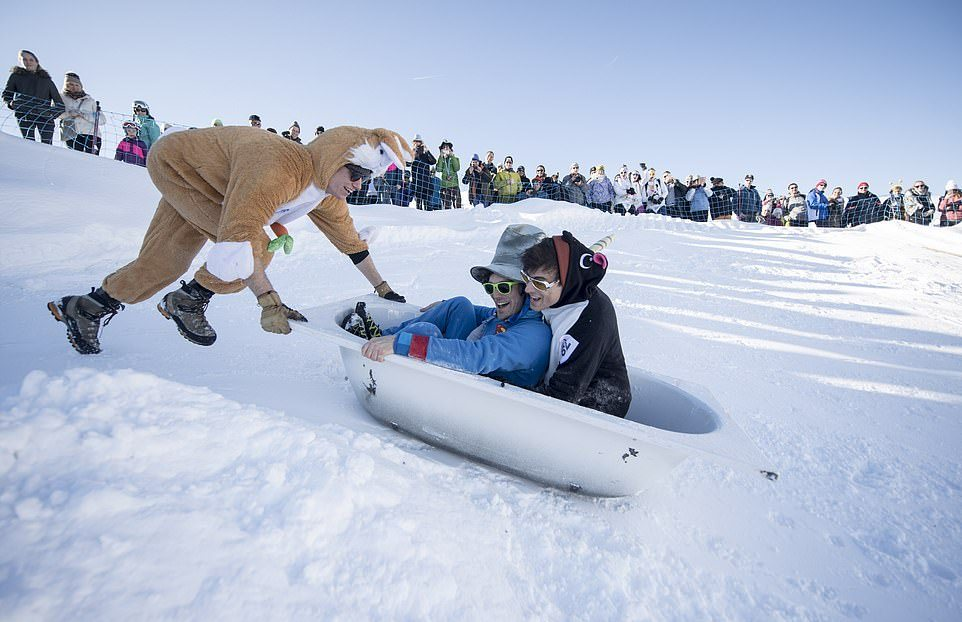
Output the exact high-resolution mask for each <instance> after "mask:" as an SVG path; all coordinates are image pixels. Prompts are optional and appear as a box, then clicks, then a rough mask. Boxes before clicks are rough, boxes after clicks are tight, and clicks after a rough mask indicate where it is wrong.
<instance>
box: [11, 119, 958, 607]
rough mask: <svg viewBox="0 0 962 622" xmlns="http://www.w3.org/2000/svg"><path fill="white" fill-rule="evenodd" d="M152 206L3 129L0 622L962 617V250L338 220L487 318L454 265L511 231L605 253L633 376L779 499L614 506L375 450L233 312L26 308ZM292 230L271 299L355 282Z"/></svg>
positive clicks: (337, 389) (584, 223)
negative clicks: (735, 447) (69, 330)
mask: <svg viewBox="0 0 962 622" xmlns="http://www.w3.org/2000/svg"><path fill="white" fill-rule="evenodd" d="M157 198H158V196H157V193H156V191H155V190H154V189H153V186H152V185H151V184H150V181H149V179H148V176H147V173H146V171H145V170H144V169H142V168H138V167H134V166H129V165H123V164H119V163H115V162H112V161H109V160H106V159H97V158H91V157H89V156H85V155H83V154H79V153H74V152H69V151H67V150H64V149H56V148H50V147H47V146H44V145H38V144H34V143H29V142H25V141H20V140H17V139H15V138H12V137H9V136H0V214H2V216H3V219H2V225H0V300H2V304H0V331H2V334H0V343H2V347H3V358H2V363H0V370H2V373H0V403H2V415H0V618H2V619H11V620H43V619H129V618H130V617H131V615H132V612H136V613H135V614H134V615H135V616H136V617H138V618H144V619H156V618H162V617H163V618H175V619H185V618H190V619H204V618H207V619H210V618H217V619H265V618H270V619H332V618H337V619H372V618H373V619H433V620H438V619H469V620H490V619H506V620H507V619H552V620H561V619H590V620H604V619H666V620H706V619H736V620H744V619H754V620H837V619H863V620H916V619H934V620H952V619H959V618H960V617H962V596H960V594H962V500H960V491H962V468H960V461H959V456H960V455H962V304H960V300H962V227H960V228H957V229H956V230H939V229H934V228H920V227H915V226H912V225H907V224H904V223H896V222H892V223H881V224H878V225H874V226H871V227H868V228H864V227H863V228H860V229H856V230H848V231H829V230H807V229H806V230H798V229H783V228H765V227H761V226H757V225H748V224H744V223H737V222H736V223H731V222H726V223H709V224H707V225H699V224H692V223H679V222H669V221H666V220H665V219H662V218H658V217H638V218H623V217H619V216H609V215H604V214H600V213H597V212H592V211H589V210H586V209H584V208H578V207H572V206H567V205H563V204H559V203H552V202H548V201H533V200H532V201H525V202H523V203H521V204H517V205H513V206H510V207H495V208H490V209H486V210H485V209H475V210H462V211H457V212H445V213H423V212H419V211H417V210H413V209H402V208H397V207H389V206H369V207H360V208H355V209H354V217H355V222H356V224H357V225H358V227H359V228H364V229H365V230H366V233H367V235H368V236H369V239H370V241H371V246H372V253H373V255H374V257H375V260H376V261H377V264H378V266H379V267H380V269H381V271H382V273H383V274H384V275H385V276H386V278H387V279H388V280H389V281H390V282H391V283H392V285H393V286H394V287H395V289H397V290H398V291H399V292H401V293H403V294H405V295H406V296H408V298H409V299H410V300H412V301H414V302H421V303H427V302H430V301H432V300H436V299H439V298H442V297H445V296H451V295H453V294H465V295H468V296H469V297H470V298H472V299H473V300H475V301H476V302H478V303H483V302H484V301H485V299H486V297H485V296H484V293H483V291H482V290H481V288H479V287H478V286H477V284H476V283H475V282H474V281H473V280H472V279H471V278H470V276H469V275H468V268H469V267H470V266H472V265H477V264H481V263H487V262H488V261H489V260H490V257H491V254H492V253H493V250H494V247H495V244H496V242H497V239H498V236H499V235H500V232H501V230H502V229H503V227H504V226H505V225H507V224H510V223H514V222H528V223H533V224H535V225H538V226H540V227H542V228H543V229H545V230H546V231H548V232H550V233H557V232H560V231H561V229H563V228H564V229H568V230H571V231H572V232H573V233H575V235H577V236H578V237H580V238H581V239H582V240H584V241H593V240H594V239H598V238H600V237H602V236H603V235H606V234H608V233H611V232H614V233H616V236H617V237H616V240H615V243H614V245H613V246H612V248H611V249H610V252H609V253H608V255H609V259H610V262H611V268H610V270H609V272H608V276H607V277H606V279H605V281H604V283H603V288H604V289H605V291H606V292H607V293H608V294H609V295H610V296H611V298H612V300H613V301H614V303H615V306H616V309H617V311H618V315H619V322H620V327H621V334H622V339H623V342H624V349H625V355H626V357H627V359H628V360H629V362H630V363H631V364H633V365H636V366H640V367H645V368H648V369H651V370H653V371H655V372H657V373H659V374H662V375H666V376H673V377H678V378H686V379H689V380H690V381H692V382H695V383H697V384H700V385H703V386H705V387H707V388H708V389H709V390H710V391H711V392H712V393H713V394H714V396H715V397H716V398H717V400H718V402H719V403H720V404H721V405H722V407H724V408H725V409H726V411H727V412H729V413H730V414H731V415H732V416H733V417H734V418H735V419H736V420H737V421H738V422H739V424H740V425H741V426H742V427H743V428H744V429H745V431H746V433H747V434H748V435H749V436H750V437H751V438H752V439H753V440H754V441H755V442H756V443H757V444H758V446H759V447H760V448H761V449H762V450H763V451H764V452H765V453H766V454H767V455H769V456H770V457H771V458H772V461H773V463H774V464H775V465H776V466H777V467H778V468H779V470H780V473H781V479H780V480H779V481H778V482H775V483H772V482H769V481H766V480H764V479H762V478H759V477H748V476H745V475H742V474H741V473H737V472H735V471H733V470H729V469H727V468H724V467H719V466H716V465H713V464H710V463H707V462H700V461H690V462H687V463H685V464H683V465H682V467H680V468H679V469H677V470H676V471H675V472H674V473H673V474H672V476H671V477H670V478H669V480H667V481H665V482H664V484H663V486H661V487H659V488H657V489H655V490H653V491H650V492H648V493H645V494H643V495H640V496H637V497H633V498H629V499H623V500H617V501H611V500H609V501H603V500H595V499H589V498H584V497H580V496H577V495H571V494H564V493H560V492H557V491H553V490H546V489H542V488H539V487H537V486H535V485H533V484H530V483H527V482H524V481H521V480H519V479H516V478H514V477H511V476H509V475H505V474H503V473H499V472H497V471H494V470H491V469H488V468H486V467H483V466H479V465H476V464H473V463H471V462H469V461H466V460H464V459H463V458H460V457H457V456H452V455H450V454H447V453H445V452H442V451H439V450H436V449H433V448H430V447H427V446H425V445H424V444H422V443H420V442H418V441H415V440H413V439H409V438H407V437H404V436H402V435H400V434H398V433H396V432H393V431H391V430H390V429H386V428H384V427H383V426H381V425H379V424H378V423H377V422H375V421H373V420H372V419H370V418H369V417H368V416H367V415H366V414H365V413H364V411H363V409H362V408H361V407H360V406H359V405H358V404H357V403H356V402H355V400H354V397H353V395H352V394H351V393H350V392H349V389H348V387H347V385H346V383H345V382H344V377H343V371H342V369H341V367H340V359H339V356H338V354H337V352H336V350H335V349H334V348H324V349H320V348H319V347H318V346H317V345H316V343H315V342H313V341H308V340H302V339H298V338H297V337H296V336H295V335H292V336H286V337H284V336H277V335H270V334H267V333H265V332H263V331H262V330H261V329H260V326H259V323H258V318H259V309H258V307H257V306H256V303H255V301H254V299H253V297H252V296H250V295H249V294H238V295H235V296H219V297H215V298H214V300H213V301H212V304H211V307H210V309H209V317H210V319H211V321H212V323H213V324H214V326H215V327H216V328H217V330H218V334H219V339H218V342H217V344H216V345H215V346H214V347H211V348H200V347H197V346H193V345H191V344H189V343H187V342H186V341H185V340H183V339H182V338H181V337H180V336H179V335H178V334H177V331H176V329H175V327H174V325H173V324H172V323H171V322H168V321H166V320H164V319H163V317H161V316H160V315H159V314H158V313H157V311H156V309H155V308H154V305H155V304H156V302H157V300H158V299H159V295H158V296H157V297H155V299H154V300H152V301H148V302H145V303H143V304H140V305H136V306H132V307H128V308H127V309H126V310H125V311H123V312H122V313H121V314H120V315H118V316H117V317H116V318H114V320H113V321H112V322H111V324H110V325H109V326H108V327H107V328H106V330H105V332H104V335H103V344H104V353H103V354H102V355H100V356H96V357H81V356H80V355H78V354H76V353H75V352H74V351H73V350H72V349H71V348H70V346H69V345H68V344H67V341H66V338H65V336H64V331H63V327H62V325H60V324H57V323H55V322H54V321H53V319H52V318H51V317H50V316H49V314H48V313H47V311H46V308H45V304H46V302H47V301H48V300H51V299H53V298H55V297H57V296H62V295H65V294H72V293H79V292H84V291H87V290H88V289H89V288H90V287H92V286H96V285H99V283H100V280H101V278H102V277H103V276H104V275H105V274H107V273H108V272H110V271H111V270H113V269H114V268H116V267H118V266H120V265H122V264H124V263H125V262H127V261H129V260H130V259H131V258H133V257H134V255H135V254H136V251H137V248H138V247H139V245H140V240H141V235H142V233H143V230H144V228H145V226H146V223H147V222H148V221H149V219H150V216H151V214H152V212H153V208H154V206H155V205H156V201H157ZM292 234H293V235H294V237H295V238H296V240H297V242H296V245H295V251H294V253H293V254H292V255H290V256H279V257H278V258H277V259H276V260H275V262H274V264H273V266H272V267H271V277H272V279H273V280H274V283H275V285H276V286H277V288H278V290H279V291H280V293H281V295H282V296H283V298H284V300H285V301H286V302H288V303H289V304H291V305H292V306H295V307H305V308H306V307H311V306H317V305H321V304H325V303H328V302H332V301H335V300H340V299H343V298H345V297H348V296H352V295H360V294H362V293H366V292H367V291H368V288H367V286H366V283H365V282H364V281H363V279H362V278H361V276H360V275H359V274H358V273H357V272H356V271H355V270H354V269H353V268H352V267H351V265H350V261H349V260H347V259H346V258H345V257H343V256H341V255H339V254H338V253H337V252H336V251H335V250H334V249H333V248H332V247H331V246H330V244H329V243H328V242H327V241H326V239H324V237H323V236H322V235H321V234H320V233H318V232H316V231H314V230H312V228H311V225H310V223H309V222H307V221H306V220H303V221H299V222H298V223H296V224H295V226H294V227H293V228H292ZM188 278H189V277H188ZM435 397H436V399H443V400H450V401H451V403H456V401H457V396H456V395H438V396H435Z"/></svg>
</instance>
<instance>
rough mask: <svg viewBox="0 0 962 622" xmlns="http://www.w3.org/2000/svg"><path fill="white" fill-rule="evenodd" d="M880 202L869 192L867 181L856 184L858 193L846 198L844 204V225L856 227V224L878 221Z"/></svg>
mask: <svg viewBox="0 0 962 622" xmlns="http://www.w3.org/2000/svg"><path fill="white" fill-rule="evenodd" d="M881 206H882V202H881V201H879V198H878V196H876V195H875V194H874V193H873V192H869V189H868V182H867V181H863V182H859V184H858V193H857V194H856V195H855V196H852V197H849V198H848V203H847V204H846V205H845V226H846V227H856V226H858V225H863V224H868V223H873V222H878V221H879V220H881V219H880V218H879V212H880V211H881V210H880V208H881Z"/></svg>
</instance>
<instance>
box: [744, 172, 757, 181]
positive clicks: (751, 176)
mask: <svg viewBox="0 0 962 622" xmlns="http://www.w3.org/2000/svg"><path fill="white" fill-rule="evenodd" d="M745 179H751V180H752V181H755V176H754V175H752V174H751V173H747V174H746V175H745Z"/></svg>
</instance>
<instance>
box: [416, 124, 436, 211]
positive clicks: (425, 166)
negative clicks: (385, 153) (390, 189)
mask: <svg viewBox="0 0 962 622" xmlns="http://www.w3.org/2000/svg"><path fill="white" fill-rule="evenodd" d="M411 146H412V147H414V162H412V163H411V185H412V186H413V189H414V205H415V207H417V208H418V209H420V210H430V209H431V191H432V189H433V186H432V183H431V177H432V175H431V167H432V166H434V165H435V164H437V163H438V161H437V159H435V157H434V154H432V153H431V152H430V151H428V150H427V148H426V147H425V146H424V141H423V140H421V135H420V134H418V135H417V136H415V137H414V140H413V141H411Z"/></svg>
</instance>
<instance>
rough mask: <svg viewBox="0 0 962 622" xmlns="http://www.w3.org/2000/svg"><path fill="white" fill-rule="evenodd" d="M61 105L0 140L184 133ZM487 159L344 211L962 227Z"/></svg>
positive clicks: (913, 210) (907, 214) (86, 145)
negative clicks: (580, 212) (569, 208)
mask: <svg viewBox="0 0 962 622" xmlns="http://www.w3.org/2000/svg"><path fill="white" fill-rule="evenodd" d="M64 102H65V103H64V104H63V105H61V104H58V103H54V102H50V101H40V100H37V99H36V98H32V97H28V96H24V95H22V94H20V93H8V92H4V103H6V104H7V109H6V111H5V112H4V113H3V114H2V116H0V132H3V133H7V134H11V135H16V136H22V137H23V138H26V139H30V140H40V141H42V142H45V143H48V144H52V145H62V146H64V147H67V148H68V149H74V150H77V151H83V152H86V153H89V154H93V155H98V156H101V157H110V158H113V159H116V160H121V161H124V162H128V163H131V164H139V165H142V166H143V165H145V164H146V156H147V153H148V152H149V150H150V147H151V146H152V145H153V143H154V142H156V141H157V140H158V139H159V138H160V137H161V136H162V135H163V133H164V132H169V131H175V130H180V129H188V128H186V127H184V126H182V125H178V124H171V123H158V122H157V121H156V120H155V119H153V117H151V116H150V115H149V114H147V115H131V114H123V113H118V112H112V111H107V110H102V109H101V108H100V106H99V103H98V102H96V101H94V100H93V99H92V98H89V97H85V98H80V99H76V100H75V99H72V98H70V97H68V96H66V95H64ZM486 160H487V161H484V162H482V161H479V160H468V161H464V160H462V159H461V158H459V157H458V156H456V155H454V154H453V153H439V154H438V156H435V155H434V154H432V153H431V151H430V150H429V149H426V148H424V147H423V146H422V147H421V148H419V149H417V150H416V152H415V158H414V161H413V162H411V163H409V164H408V165H407V166H406V167H405V168H404V169H403V170H401V169H392V170H389V171H388V172H387V173H385V175H384V176H383V177H378V178H375V179H373V180H367V181H365V182H364V184H363V185H362V187H361V189H360V190H358V191H356V192H354V193H353V194H351V195H350V196H349V197H348V202H349V203H352V204H354V205H365V204H373V203H381V204H393V205H402V206H409V205H414V206H415V207H417V208H418V209H422V210H441V209H456V208H460V207H464V206H466V205H472V206H484V207H487V206H490V205H493V204H496V203H497V204H510V203H516V202H518V201H521V200H524V199H527V198H544V199H551V200H556V201H567V202H569V203H574V204H578V205H582V206H585V207H587V208H591V209H596V210H599V211H602V212H607V213H611V214H621V215H625V216H629V215H641V214H661V215H665V216H670V217H672V218H680V219H687V220H693V221H700V222H705V221H709V220H726V219H737V220H742V221H749V222H758V223H764V224H768V225H776V226H780V225H785V226H807V225H808V224H809V223H813V222H814V223H815V224H816V225H817V226H819V227H849V226H855V225H860V224H870V223H875V222H880V221H884V220H893V219H894V220H907V221H910V222H915V223H917V224H920V225H929V224H934V225H939V224H942V225H952V224H956V223H958V222H959V221H960V220H962V195H960V193H959V192H958V191H955V192H948V193H947V194H946V195H944V196H943V197H942V198H940V199H935V198H933V197H932V195H931V194H930V193H929V191H928V188H920V187H918V186H917V185H916V186H914V187H912V188H908V189H905V192H898V191H893V192H890V193H889V194H888V195H887V196H885V197H883V198H880V197H879V196H877V195H876V194H874V193H872V192H869V191H868V190H865V191H864V192H862V191H860V192H859V193H857V194H855V195H852V196H849V197H844V196H842V194H841V189H836V190H835V191H834V192H833V191H832V190H829V189H827V188H826V189H825V198H826V201H827V203H823V204H822V205H821V206H811V205H809V204H807V203H806V194H805V193H803V192H802V191H801V189H798V190H794V191H793V192H795V194H792V193H788V194H784V195H775V194H774V193H772V194H766V193H764V192H760V191H759V190H758V189H757V188H755V187H754V186H747V185H740V186H739V187H738V188H731V187H728V186H725V185H724V184H723V183H721V182H720V180H719V183H715V180H712V183H709V182H708V181H706V180H705V179H704V178H700V177H695V176H689V177H688V178H686V179H685V180H684V181H682V180H677V179H675V178H674V177H673V176H672V175H671V174H670V173H667V172H663V174H662V175H657V174H656V171H653V170H650V169H647V167H646V166H645V165H641V169H640V170H635V171H628V170H627V168H622V169H621V170H619V171H618V172H617V173H615V174H614V175H613V176H612V177H610V178H609V177H608V176H607V174H606V173H605V171H604V170H603V169H602V170H595V168H594V167H592V169H590V170H589V171H588V174H587V175H584V174H583V173H582V172H581V171H580V170H579V169H577V168H575V167H572V169H571V171H570V172H569V173H568V174H567V175H565V176H563V177H562V176H561V175H559V174H555V175H548V174H547V172H546V171H545V170H544V169H543V167H541V166H538V167H537V168H536V169H535V171H534V174H533V176H531V177H530V178H529V177H528V175H527V171H526V170H525V169H524V167H522V166H518V167H517V168H515V167H514V163H513V161H512V160H510V159H509V158H506V159H505V160H504V161H503V162H502V163H500V164H496V163H495V162H494V161H493V159H492V158H486ZM748 181H749V180H747V179H746V182H748ZM900 190H901V189H900Z"/></svg>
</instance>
